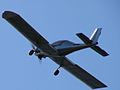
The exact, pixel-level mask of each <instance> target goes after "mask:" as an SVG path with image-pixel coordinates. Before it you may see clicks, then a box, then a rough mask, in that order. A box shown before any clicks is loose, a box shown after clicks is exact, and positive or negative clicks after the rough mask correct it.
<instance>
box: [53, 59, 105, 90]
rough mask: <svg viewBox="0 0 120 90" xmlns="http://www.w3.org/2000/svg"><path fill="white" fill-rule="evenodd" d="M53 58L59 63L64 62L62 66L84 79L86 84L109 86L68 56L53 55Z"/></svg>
mask: <svg viewBox="0 0 120 90" xmlns="http://www.w3.org/2000/svg"><path fill="white" fill-rule="evenodd" d="M51 59H53V60H54V61H55V62H57V64H62V67H63V68H64V69H66V70H67V71H68V72H70V73H71V74H73V75H74V76H75V77H77V78H78V79H80V80H81V81H83V82H84V83H85V84H87V85H88V86H89V87H91V88H92V89H96V88H103V87H107V86H106V85H105V84H103V83H102V82H100V81H99V80H98V79H96V78H95V77H93V76H92V75H91V74H89V73H88V72H87V71H85V70H84V69H82V68H81V67H79V66H78V65H76V64H74V63H72V62H71V61H70V60H69V59H68V58H66V57H51Z"/></svg>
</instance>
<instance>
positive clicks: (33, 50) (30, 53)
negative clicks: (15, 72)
mask: <svg viewBox="0 0 120 90" xmlns="http://www.w3.org/2000/svg"><path fill="white" fill-rule="evenodd" d="M32 48H33V49H32V50H31V51H30V52H29V55H30V56H31V55H33V53H34V52H36V48H35V46H34V45H32Z"/></svg>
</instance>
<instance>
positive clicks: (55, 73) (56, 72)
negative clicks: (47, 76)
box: [54, 65, 62, 76]
mask: <svg viewBox="0 0 120 90" xmlns="http://www.w3.org/2000/svg"><path fill="white" fill-rule="evenodd" d="M60 67H62V65H60V66H59V67H58V68H57V70H56V71H55V72H54V75H55V76H57V75H58V74H59V72H60V71H59V68H60Z"/></svg>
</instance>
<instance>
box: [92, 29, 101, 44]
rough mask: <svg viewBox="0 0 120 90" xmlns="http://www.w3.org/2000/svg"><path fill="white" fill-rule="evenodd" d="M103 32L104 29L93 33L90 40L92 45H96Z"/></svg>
mask: <svg viewBox="0 0 120 90" xmlns="http://www.w3.org/2000/svg"><path fill="white" fill-rule="evenodd" d="M101 30H102V28H96V29H95V31H94V32H93V34H92V35H91V37H90V40H91V41H92V43H96V42H97V41H98V38H99V36H100V34H101Z"/></svg>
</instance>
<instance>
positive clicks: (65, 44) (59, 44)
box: [35, 40, 96, 57]
mask: <svg viewBox="0 0 120 90" xmlns="http://www.w3.org/2000/svg"><path fill="white" fill-rule="evenodd" d="M94 45H96V44H90V45H86V44H76V43H73V42H71V41H68V40H60V41H56V42H54V43H52V44H51V46H52V47H53V48H55V49H56V50H57V51H58V54H59V55H60V56H65V55H68V54H70V53H72V52H75V51H77V50H81V49H84V48H89V47H92V46H94ZM35 55H36V56H39V57H40V56H41V57H43V56H44V57H47V55H46V54H45V53H44V52H43V51H42V50H41V49H40V48H37V52H35Z"/></svg>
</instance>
